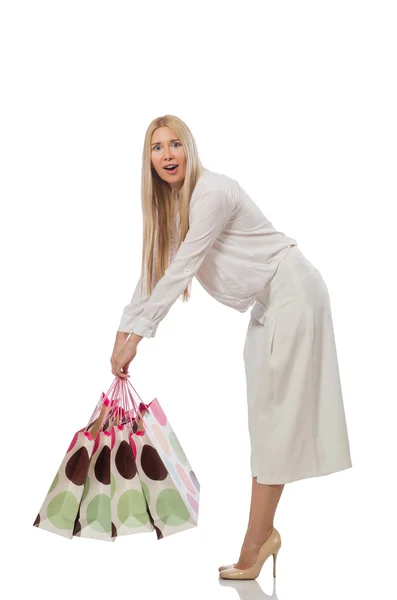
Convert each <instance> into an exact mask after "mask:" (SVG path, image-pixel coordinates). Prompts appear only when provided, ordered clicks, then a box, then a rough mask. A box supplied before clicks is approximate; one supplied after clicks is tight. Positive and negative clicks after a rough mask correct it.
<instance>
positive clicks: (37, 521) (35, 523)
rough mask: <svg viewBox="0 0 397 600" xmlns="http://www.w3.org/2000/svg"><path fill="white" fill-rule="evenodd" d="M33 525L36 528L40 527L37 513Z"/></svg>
mask: <svg viewBox="0 0 397 600" xmlns="http://www.w3.org/2000/svg"><path fill="white" fill-rule="evenodd" d="M33 525H34V526H35V527H38V526H39V525H40V513H38V515H37V517H36V519H35V522H34V523H33Z"/></svg>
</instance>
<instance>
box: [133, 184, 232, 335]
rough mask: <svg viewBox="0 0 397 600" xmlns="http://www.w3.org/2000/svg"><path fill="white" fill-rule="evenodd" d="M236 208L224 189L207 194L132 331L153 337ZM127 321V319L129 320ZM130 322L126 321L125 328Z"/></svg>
mask: <svg viewBox="0 0 397 600" xmlns="http://www.w3.org/2000/svg"><path fill="white" fill-rule="evenodd" d="M233 208H234V204H233V200H232V199H231V198H229V196H228V195H227V194H226V193H225V192H223V191H222V190H209V191H206V192H205V193H204V194H203V195H202V196H201V197H199V198H198V199H197V201H196V202H195V204H194V206H193V208H192V209H191V212H190V214H189V230H188V232H187V234H186V236H185V239H184V240H183V242H182V244H181V245H180V247H179V248H178V251H177V252H176V254H175V256H174V258H173V261H172V262H171V264H170V265H169V267H168V268H167V269H166V271H165V273H164V275H163V277H161V278H160V280H159V281H158V283H157V284H156V286H155V287H154V289H153V291H152V294H151V296H150V298H148V299H147V300H146V301H145V303H144V306H143V309H142V310H141V311H140V312H139V315H137V314H136V315H135V318H134V322H133V323H131V327H129V329H131V331H133V332H134V333H135V334H137V335H139V336H142V337H154V336H155V334H156V330H157V327H158V325H159V323H160V321H161V320H162V319H163V318H164V317H165V315H166V314H167V313H168V311H169V310H170V308H171V306H172V305H173V303H174V302H175V300H176V299H177V298H178V296H180V295H181V294H182V292H183V291H184V290H185V288H186V287H187V286H188V284H189V282H190V281H191V279H192V278H193V277H194V275H195V274H196V273H197V271H198V269H199V267H200V265H201V263H202V262H203V260H204V258H205V257H206V255H207V253H208V252H209V250H210V249H211V247H212V245H213V244H214V242H215V241H216V238H217V237H218V235H219V234H220V233H221V232H222V230H223V229H224V228H225V226H226V224H227V222H228V221H229V219H230V216H231V214H232V211H233ZM126 319H128V316H127V317H126ZM127 324H128V326H129V325H130V323H128V322H127V320H125V325H127Z"/></svg>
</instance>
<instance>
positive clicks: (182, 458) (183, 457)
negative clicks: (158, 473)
mask: <svg viewBox="0 0 397 600" xmlns="http://www.w3.org/2000/svg"><path fill="white" fill-rule="evenodd" d="M169 440H170V444H171V446H172V448H173V450H174V452H175V454H176V456H177V458H178V460H179V462H180V463H181V464H182V465H186V463H187V458H186V454H185V453H184V451H183V448H182V446H181V445H180V443H179V441H178V438H177V437H176V435H175V433H174V432H173V431H171V433H170V435H169Z"/></svg>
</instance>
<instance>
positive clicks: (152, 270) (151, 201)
mask: <svg viewBox="0 0 397 600" xmlns="http://www.w3.org/2000/svg"><path fill="white" fill-rule="evenodd" d="M159 127H170V128H171V129H173V131H174V132H175V133H176V136H177V138H178V139H179V140H180V141H181V143H182V146H183V148H184V151H185V154H186V173H185V178H184V181H183V185H182V188H181V190H180V192H179V194H178V200H179V218H180V225H179V239H177V240H174V243H176V247H175V251H176V250H177V249H178V248H179V246H180V244H181V243H182V241H183V240H184V238H185V236H186V233H187V231H188V229H189V203H190V198H191V195H192V193H193V190H194V188H195V186H196V183H197V181H198V179H199V177H200V175H201V173H202V170H203V165H202V164H201V161H200V159H199V156H198V152H197V146H196V142H195V140H194V137H193V135H192V133H191V131H190V129H189V128H188V126H187V125H186V124H185V123H184V122H183V121H182V120H181V119H179V118H178V117H175V116H174V115H164V116H163V117H157V118H156V119H154V120H153V121H152V122H151V123H150V125H149V126H148V128H147V130H146V134H145V141H144V145H143V153H142V180H141V197H142V217H143V236H142V241H143V243H142V264H141V272H142V274H143V277H142V281H141V293H143V282H144V281H145V280H146V291H145V293H146V294H147V297H149V296H150V295H151V293H152V291H153V288H154V286H155V285H156V283H157V281H158V280H159V279H160V278H161V277H162V276H163V275H164V273H165V270H166V268H167V267H168V266H169V262H170V251H171V239H172V228H173V223H175V217H176V204H177V203H176V198H177V195H176V192H175V191H174V190H173V189H172V188H171V186H170V185H169V184H168V183H167V182H166V181H164V180H163V179H161V177H159V175H158V174H157V172H156V171H155V169H154V167H153V166H152V164H151V141H152V134H153V132H154V131H155V130H156V129H158V128H159ZM189 298H190V293H189V286H188V287H187V288H186V289H185V290H184V292H183V295H182V300H183V301H187V300H188V299H189Z"/></svg>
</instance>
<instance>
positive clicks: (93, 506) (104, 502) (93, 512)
mask: <svg viewBox="0 0 397 600" xmlns="http://www.w3.org/2000/svg"><path fill="white" fill-rule="evenodd" d="M87 522H88V525H90V526H91V527H92V528H93V529H95V531H100V532H101V533H103V532H106V533H110V528H111V520H110V498H109V496H106V495H105V494H98V495H97V496H95V497H94V498H93V499H92V500H91V502H90V503H89V505H88V506H87Z"/></svg>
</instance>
